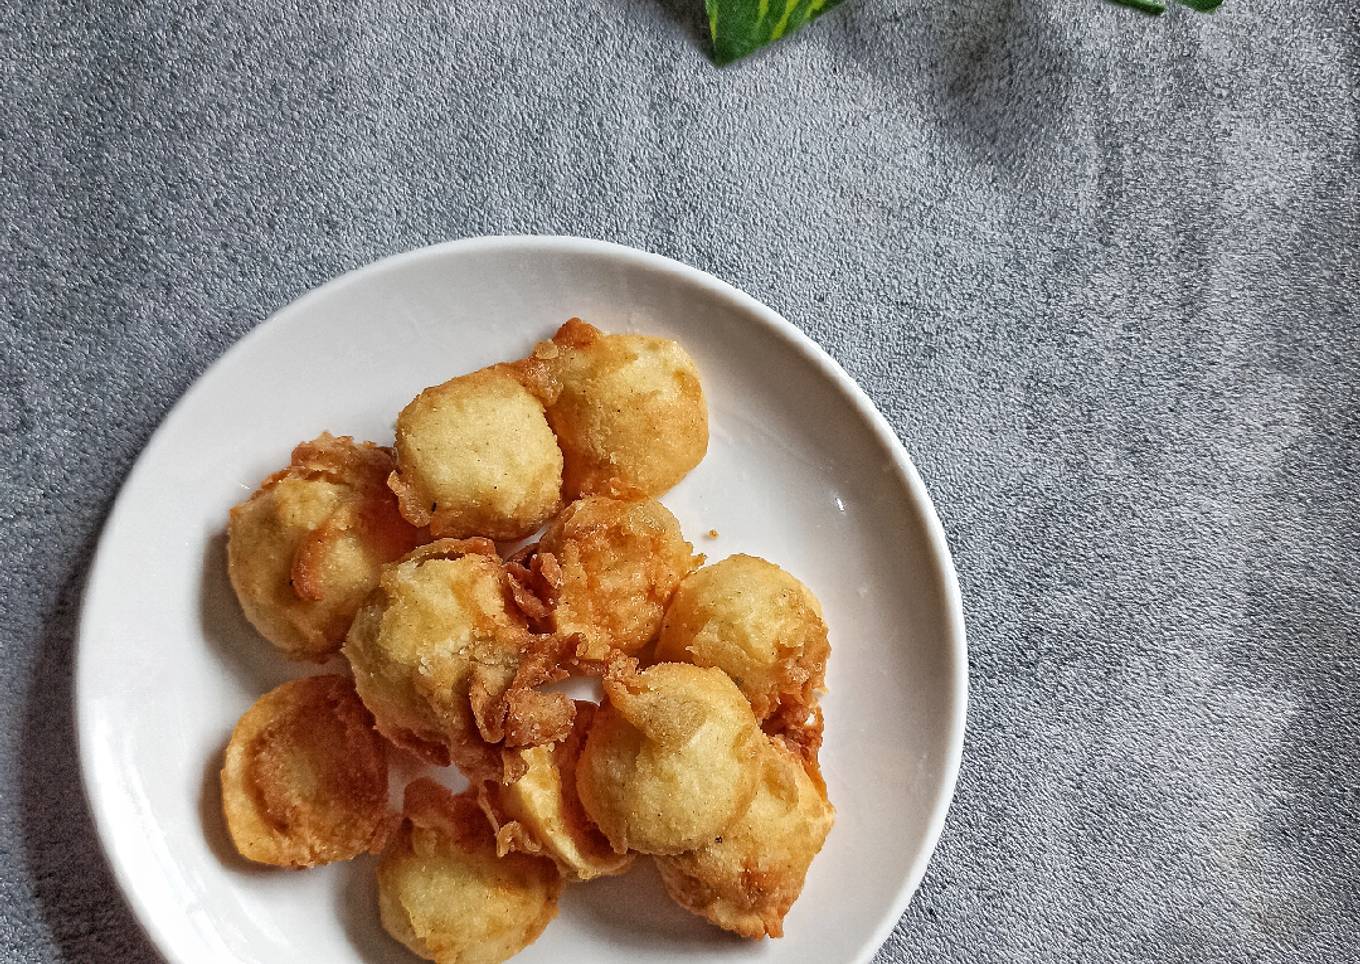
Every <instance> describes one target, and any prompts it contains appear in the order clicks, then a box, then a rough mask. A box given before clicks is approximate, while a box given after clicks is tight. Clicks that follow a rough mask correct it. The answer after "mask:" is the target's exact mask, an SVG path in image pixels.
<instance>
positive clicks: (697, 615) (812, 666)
mask: <svg viewBox="0 0 1360 964" xmlns="http://www.w3.org/2000/svg"><path fill="white" fill-rule="evenodd" d="M830 654H831V646H830V643H829V642H828V641H827V631H826V623H825V622H823V620H822V608H821V605H820V604H819V603H818V602H817V599H816V597H815V596H813V595H812V593H811V591H809V589H808V588H807V587H806V586H804V585H803V584H802V583H801V582H799V581H798V580H797V579H795V578H794V577H793V576H791V575H789V574H788V573H787V572H785V571H784V570H783V569H781V568H779V567H778V566H776V565H775V564H774V563H772V562H766V561H765V560H764V559H760V558H757V557H756V556H747V555H736V556H731V557H729V558H727V559H724V560H722V561H721V562H718V563H714V564H713V565H711V566H705V567H704V568H703V569H700V570H698V571H697V572H693V573H691V574H690V575H689V576H687V577H686V578H685V581H684V582H682V583H681V584H680V588H679V589H678V590H676V593H675V596H674V598H672V600H671V604H670V608H669V609H667V610H666V619H665V622H664V623H662V626H661V636H660V638H659V639H658V640H657V644H656V658H657V659H658V660H666V661H671V662H681V663H693V664H694V665H696V666H716V667H717V668H719V669H721V670H722V671H723V672H725V673H727V675H728V676H730V677H732V681H733V682H734V683H736V684H737V686H738V687H740V688H741V691H742V692H743V693H745V694H746V698H747V699H748V700H750V701H751V708H752V709H753V710H755V714H756V717H757V718H758V719H761V720H765V719H768V718H769V717H771V716H773V715H774V714H775V713H776V712H777V711H779V710H780V709H781V707H785V708H793V709H797V708H800V707H810V706H811V705H812V704H813V703H815V702H816V699H817V694H818V691H819V690H821V689H822V687H823V685H824V683H825V679H826V662H827V658H828V657H829V656H830Z"/></svg>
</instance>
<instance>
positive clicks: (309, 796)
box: [222, 676, 388, 867]
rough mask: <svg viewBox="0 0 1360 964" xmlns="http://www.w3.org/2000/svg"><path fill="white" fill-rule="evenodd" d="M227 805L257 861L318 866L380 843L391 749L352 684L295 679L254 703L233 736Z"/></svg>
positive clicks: (237, 838)
mask: <svg viewBox="0 0 1360 964" xmlns="http://www.w3.org/2000/svg"><path fill="white" fill-rule="evenodd" d="M222 809H223V811H224V813H225V814H226V818H227V830H228V831H229V832H230V833H231V839H232V842H233V843H235V844H236V849H237V850H238V851H240V852H241V856H243V857H246V858H247V859H249V860H254V861H256V862H257V863H262V864H272V865H273V866H275V867H315V866H317V865H318V864H327V863H331V862H333V861H337V860H349V859H350V858H351V857H355V856H358V855H359V854H361V853H366V852H368V851H374V852H376V851H377V850H379V849H381V847H382V845H383V840H384V838H385V836H386V831H387V826H388V822H387V757H386V755H385V751H384V748H383V741H382V738H381V737H380V736H378V734H377V732H376V731H375V730H374V729H373V717H372V716H370V715H369V712H368V710H367V709H365V708H364V704H363V703H362V702H360V700H359V697H358V695H357V694H356V693H355V692H354V684H353V683H351V682H350V681H349V680H348V679H346V678H345V677H343V676H310V677H307V678H305V679H298V680H293V681H292V682H289V683H284V684H283V685H282V686H279V687H276V688H275V689H272V690H270V691H269V692H268V693H266V694H265V695H264V696H262V697H260V698H259V700H257V701H256V703H255V705H254V706H252V707H251V708H250V709H248V710H246V712H245V715H244V716H242V717H241V719H240V721H239V722H238V723H237V724H236V729H235V730H233V731H232V734H231V742H230V743H228V744H227V755H226V763H225V765H224V766H223V767H222Z"/></svg>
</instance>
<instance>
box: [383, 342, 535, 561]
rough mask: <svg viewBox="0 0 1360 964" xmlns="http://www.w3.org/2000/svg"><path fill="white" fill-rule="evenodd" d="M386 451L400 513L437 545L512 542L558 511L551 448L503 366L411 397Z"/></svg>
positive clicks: (527, 398)
mask: <svg viewBox="0 0 1360 964" xmlns="http://www.w3.org/2000/svg"><path fill="white" fill-rule="evenodd" d="M396 451H397V470H396V471H395V472H393V473H392V475H391V479H390V480H389V482H388V484H389V485H390V486H391V487H392V491H393V492H395V493H396V494H397V496H398V499H399V500H400V505H401V513H402V515H404V516H405V517H406V518H407V519H408V520H410V521H411V522H412V523H414V524H416V525H428V526H429V527H430V531H431V532H432V533H434V534H435V535H437V536H487V537H489V538H492V539H520V538H522V537H524V536H527V535H529V534H530V533H531V532H533V531H534V530H535V529H537V528H538V527H539V526H541V525H543V523H544V522H546V521H547V520H548V517H549V516H551V515H552V514H553V513H554V512H556V511H557V509H558V507H559V506H560V505H561V504H562V503H561V494H562V452H561V450H560V449H559V448H558V447H557V439H556V438H555V437H554V436H553V433H552V430H551V429H550V428H549V427H548V421H547V418H546V417H545V415H544V411H543V404H542V402H540V401H539V400H538V399H537V398H535V397H534V395H533V394H531V393H530V392H529V391H528V389H526V388H525V387H524V386H523V385H522V384H521V383H520V381H519V379H518V377H517V376H516V374H515V371H514V369H513V368H511V367H510V366H508V365H494V366H492V367H490V368H483V369H482V370H480V371H475V372H473V373H471V374H470V375H463V376H462V377H460V378H455V379H452V380H451V381H447V382H445V383H444V384H442V385H436V386H434V387H433V388H427V389H425V391H423V392H421V393H420V394H419V395H417V396H416V397H415V398H414V399H413V400H412V401H411V402H410V404H408V405H407V406H406V407H405V408H404V409H402V410H401V414H400V415H398V416H397V443H396Z"/></svg>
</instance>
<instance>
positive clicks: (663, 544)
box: [538, 496, 703, 661]
mask: <svg viewBox="0 0 1360 964" xmlns="http://www.w3.org/2000/svg"><path fill="white" fill-rule="evenodd" d="M538 558H539V559H543V560H547V559H549V558H551V560H552V563H551V567H552V569H553V571H554V573H555V576H554V578H555V580H556V585H555V586H554V587H553V598H554V602H553V606H552V614H551V626H552V628H553V629H554V630H555V631H556V632H557V633H558V634H559V635H560V636H562V637H563V638H564V639H567V638H569V639H574V640H575V641H576V655H577V657H578V658H580V659H586V660H601V661H602V660H605V659H606V658H607V657H608V656H609V653H610V650H611V649H613V650H618V651H619V652H622V653H627V654H633V653H636V652H638V651H639V650H640V649H642V647H644V646H646V645H647V643H649V642H651V640H652V637H654V636H655V635H656V633H657V630H658V629H660V628H661V620H662V617H663V616H664V615H665V612H666V605H667V604H668V603H669V602H670V599H671V596H672V594H673V593H674V592H675V588H676V587H677V586H678V585H680V580H681V579H683V578H684V577H685V575H686V573H688V572H690V570H692V569H693V568H694V567H695V566H696V565H698V564H699V563H701V562H702V561H703V557H702V556H695V555H694V547H693V546H691V545H690V544H689V543H688V542H686V541H685V537H684V536H683V535H682V534H681V532H680V523H679V522H677V521H676V519H675V516H673V515H671V513H670V511H669V510H668V509H667V508H666V507H665V506H663V505H662V504H661V503H660V502H657V501H656V500H655V499H643V500H639V501H623V500H619V499H608V498H604V497H599V496H596V497H591V498H585V499H580V500H578V501H576V502H573V503H571V504H570V505H569V506H567V507H566V508H565V509H564V510H562V514H561V515H559V516H558V517H557V518H556V519H555V520H553V523H552V525H550V526H549V527H548V530H547V532H545V533H544V534H543V538H542V540H541V541H540V542H539V544H538Z"/></svg>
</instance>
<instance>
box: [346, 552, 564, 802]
mask: <svg viewBox="0 0 1360 964" xmlns="http://www.w3.org/2000/svg"><path fill="white" fill-rule="evenodd" d="M508 593H509V590H508V589H507V587H506V578H505V574H504V571H503V570H502V568H501V563H500V560H499V558H498V557H497V556H496V554H495V546H494V545H493V544H492V543H491V542H490V541H489V540H485V539H482V540H475V539H473V540H463V541H456V540H452V539H444V540H440V541H438V542H432V543H430V544H429V545H427V546H422V547H421V548H419V549H417V550H415V551H414V552H412V553H411V554H409V555H408V556H406V557H405V558H404V559H402V560H400V561H399V562H396V563H394V564H392V565H390V566H388V567H386V568H385V569H384V570H383V572H382V575H381V577H380V578H379V582H378V588H377V589H375V590H374V591H373V594H372V595H371V596H370V597H369V598H368V601H367V602H365V603H364V606H363V608H361V609H360V610H359V613H358V615H357V616H356V617H355V619H354V624H353V625H352V626H351V627H350V632H349V636H348V637H347V638H346V640H345V648H344V652H345V656H346V657H347V658H348V659H349V662H350V665H351V666H352V667H353V669H354V681H355V685H356V686H357V687H358V690H359V695H360V696H361V697H363V700H364V703H365V704H366V705H367V706H368V708H369V710H371V711H372V713H373V716H374V719H375V720H376V721H377V726H378V730H379V732H381V733H382V734H383V736H385V737H387V738H388V739H389V740H391V741H392V742H393V743H395V744H397V745H398V746H401V747H404V748H406V749H408V750H410V751H412V752H413V753H415V754H417V755H418V756H420V757H422V758H423V759H425V760H427V761H429V762H431V763H436V764H439V765H441V766H447V765H448V764H449V763H450V762H453V763H456V764H458V766H459V767H460V768H461V769H462V770H463V771H464V773H466V774H467V775H468V777H469V778H470V779H476V778H480V777H481V776H483V775H485V774H487V773H492V774H499V773H501V772H502V767H501V760H500V755H499V750H498V749H497V748H496V747H495V746H493V745H492V744H499V743H503V744H505V745H507V746H512V747H513V746H527V745H533V744H535V743H542V742H551V741H553V740H557V739H561V738H562V737H563V736H565V735H566V733H567V731H568V730H569V729H570V727H571V715H572V703H571V700H569V699H568V698H567V697H565V696H563V695H561V694H543V693H539V692H537V691H535V690H534V689H533V687H535V686H537V685H538V684H540V683H543V682H547V681H549V680H551V679H554V678H559V676H558V675H557V671H556V666H555V664H556V657H555V654H553V653H547V652H544V651H541V650H539V649H536V647H538V646H540V645H547V643H548V642H550V641H547V640H543V639H542V638H540V637H534V636H532V635H531V634H530V633H529V632H528V630H527V628H526V626H525V621H524V617H523V615H522V614H521V613H520V612H519V611H518V610H517V609H516V608H515V607H514V606H513V605H512V604H510V602H509V595H508Z"/></svg>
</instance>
